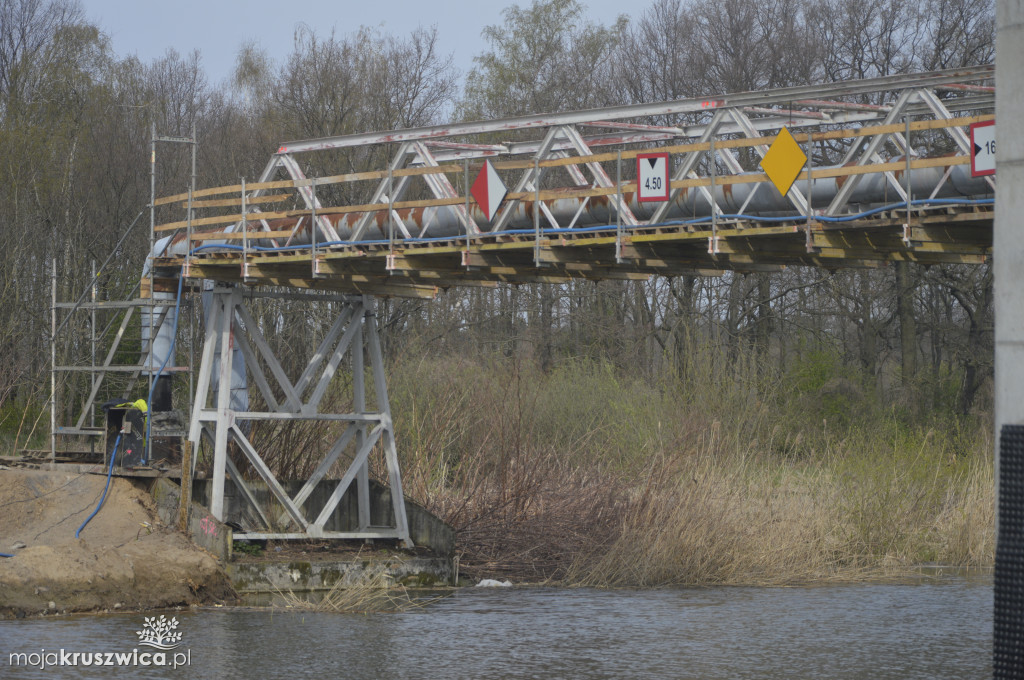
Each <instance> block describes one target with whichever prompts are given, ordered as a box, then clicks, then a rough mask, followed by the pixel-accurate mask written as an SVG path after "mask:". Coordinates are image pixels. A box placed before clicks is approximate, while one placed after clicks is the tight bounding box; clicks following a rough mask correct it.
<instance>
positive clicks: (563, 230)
mask: <svg viewBox="0 0 1024 680" xmlns="http://www.w3.org/2000/svg"><path fill="white" fill-rule="evenodd" d="M994 203H995V199H992V198H982V199H966V198H964V199H961V198H924V199H917V200H914V201H910V205H912V206H926V205H993V204H994ZM906 207H907V201H901V202H899V203H890V204H888V205H883V206H881V207H878V208H872V209H871V210H865V211H864V212H859V213H855V214H852V215H841V216H838V217H829V216H826V215H818V216H815V217H814V219H815V220H816V221H818V222H825V223H839V222H852V221H854V220H859V219H861V218H864V217H870V216H871V215H876V214H878V213H881V212H885V211H888V210H898V209H900V208H906ZM717 218H718V219H739V220H751V221H754V222H792V221H794V220H800V219H804V218H806V215H788V216H774V215H773V216H761V215H746V214H742V213H737V214H728V215H718V216H717ZM711 221H712V220H711V217H710V216H707V217H697V218H694V219H690V220H671V221H668V222H659V223H658V224H641V225H636V226H631V225H630V226H624V227H623V230H624V231H635V230H637V229H647V228H650V227H671V226H678V225H693V224H711ZM615 228H616V227H615V225H614V224H606V225H598V226H595V227H575V228H568V227H557V228H550V227H549V228H546V229H541V230H540V233H541V235H542V236H543V235H546V234H573V233H575V234H580V233H587V232H594V231H607V230H609V229H615ZM534 233H536V232H535V231H534V230H533V229H506V230H504V231H500V232H487V233H482V234H480V235H479V236H477V237H476V238H480V239H484V238H488V237H495V236H510V235H528V234H534ZM257 238H258V237H257ZM460 238H464V236H427V237H420V238H406V239H402V242H403V243H432V242H435V241H451V240H457V239H460ZM387 243H390V241H387V240H382V239H371V240H365V241H327V242H324V243H318V244H317V246H318V247H321V248H330V247H332V246H368V245H384V244H387ZM309 247H310V246H309V245H308V244H305V245H300V246H283V247H277V248H270V247H266V246H249V248H248V249H249V250H251V251H256V252H261V253H280V252H293V251H296V250H302V249H306V248H309ZM204 250H217V251H220V252H224V251H232V250H236V251H243V250H245V248H244V247H242V246H238V245H233V244H227V243H223V244H219V245H205V246H199V247H198V248H193V249H192V250H191V251H189V255H194V254H196V253H199V252H202V251H204ZM178 283H179V286H178V297H179V299H180V298H181V285H180V284H181V281H180V280H179V281H178ZM175 323H177V315H175ZM162 368H163V367H161V369H162ZM150 396H152V395H150Z"/></svg>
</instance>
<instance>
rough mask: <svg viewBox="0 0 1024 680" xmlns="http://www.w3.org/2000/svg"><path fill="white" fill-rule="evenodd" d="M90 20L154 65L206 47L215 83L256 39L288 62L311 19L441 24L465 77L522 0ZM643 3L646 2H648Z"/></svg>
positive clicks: (601, 0) (201, 9) (221, 6)
mask: <svg viewBox="0 0 1024 680" xmlns="http://www.w3.org/2000/svg"><path fill="white" fill-rule="evenodd" d="M81 1H82V6H83V7H84V9H85V13H86V17H87V18H88V19H89V20H90V21H92V22H93V23H95V24H97V25H98V26H99V27H100V29H101V30H102V31H103V32H104V33H106V34H107V35H108V36H109V37H110V39H111V43H112V46H113V49H114V52H115V53H116V54H117V55H118V56H120V57H127V56H128V55H131V54H134V55H136V56H137V57H138V58H139V59H140V60H141V61H143V62H145V63H148V62H150V61H151V60H153V59H154V58H156V57H160V56H162V55H163V54H164V53H165V52H166V51H167V49H168V48H172V47H173V48H174V49H175V50H177V51H178V52H179V53H180V54H182V55H187V54H190V53H191V52H192V51H193V50H199V52H200V54H201V57H202V64H203V66H204V68H205V69H206V74H207V77H208V79H209V82H210V84H212V85H216V84H218V83H220V82H223V81H224V80H225V79H226V78H228V76H229V75H230V73H231V71H232V69H233V67H234V63H235V56H236V54H237V53H238V49H239V47H240V46H241V45H242V44H243V43H244V42H246V41H248V40H256V41H257V42H258V44H260V45H261V46H262V47H263V48H264V49H266V50H267V52H268V54H269V55H270V57H271V58H272V59H273V60H274V61H275V62H276V63H277V64H278V65H280V64H282V63H283V62H284V60H285V58H286V57H287V55H288V54H290V53H291V51H292V45H293V36H294V34H295V29H296V27H298V26H299V25H300V24H303V23H304V24H307V25H308V26H311V27H313V28H314V29H316V31H317V33H318V34H329V33H330V31H331V29H332V28H334V29H335V30H336V32H337V33H338V35H346V34H349V33H353V32H355V31H356V30H357V29H358V28H359V27H360V26H368V27H373V28H379V29H380V30H381V31H382V32H384V33H390V34H391V35H394V36H396V37H402V36H407V35H409V33H411V32H412V31H413V30H415V29H416V28H417V27H420V26H423V27H430V26H433V25H436V26H437V29H438V38H439V42H440V47H441V52H442V54H452V56H453V59H454V63H455V66H456V67H457V68H458V69H459V70H460V71H461V72H462V73H463V75H465V73H466V72H468V71H469V69H470V68H472V67H473V57H474V56H475V55H477V54H480V53H481V52H483V51H484V50H486V49H487V48H488V45H487V43H486V42H485V41H484V39H483V36H482V35H481V33H482V29H483V27H484V26H488V25H496V24H500V23H501V21H502V15H501V10H502V9H504V8H505V7H507V6H509V5H513V4H516V5H519V6H522V7H528V6H529V5H530V4H531V3H530V2H524V1H523V0H519V1H518V2H516V1H514V0H498V1H497V2H490V1H489V0H443V1H442V2H437V1H436V0H385V1H377V2H373V1H362V2H352V1H351V0H334V1H333V2H332V1H330V0H297V1H293V2H287V1H285V2H282V0H247V1H245V2H240V1H238V0H205V1H202V0H172V1H171V2H154V1H153V0H127V1H126V0H81ZM582 4H584V5H585V6H586V7H587V16H588V17H590V18H591V20H592V21H594V22H596V23H601V24H605V25H608V24H611V23H613V22H614V20H615V18H616V17H617V16H618V15H619V14H622V13H623V10H622V8H623V4H622V2H621V0H618V2H613V1H612V0H583V1H582ZM647 4H648V3H646V2H645V3H643V4H642V5H640V7H646V6H647Z"/></svg>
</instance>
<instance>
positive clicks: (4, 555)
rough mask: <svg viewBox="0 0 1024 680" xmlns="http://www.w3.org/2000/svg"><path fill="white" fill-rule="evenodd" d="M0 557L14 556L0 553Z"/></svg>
mask: <svg viewBox="0 0 1024 680" xmlns="http://www.w3.org/2000/svg"><path fill="white" fill-rule="evenodd" d="M0 557H14V555H8V554H7V553H0Z"/></svg>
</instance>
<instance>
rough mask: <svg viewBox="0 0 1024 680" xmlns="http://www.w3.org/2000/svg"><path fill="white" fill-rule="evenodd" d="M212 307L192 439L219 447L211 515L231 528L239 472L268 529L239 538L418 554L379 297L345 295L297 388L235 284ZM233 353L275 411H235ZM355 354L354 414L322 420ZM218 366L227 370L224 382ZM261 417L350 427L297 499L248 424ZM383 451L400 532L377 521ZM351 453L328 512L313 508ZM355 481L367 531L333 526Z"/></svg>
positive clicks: (361, 526)
mask: <svg viewBox="0 0 1024 680" xmlns="http://www.w3.org/2000/svg"><path fill="white" fill-rule="evenodd" d="M257 295H258V294H257ZM300 299H301V298H300ZM212 305H213V308H212V310H211V311H210V314H209V322H208V323H207V326H206V336H205V339H204V343H203V353H202V359H201V363H200V368H199V378H198V381H197V386H196V396H195V402H194V404H193V410H192V421H191V427H190V430H189V439H190V440H191V442H192V444H193V446H196V445H198V444H199V440H200V438H201V437H203V436H205V437H206V438H207V439H208V440H209V441H212V442H213V448H214V458H213V493H212V498H211V503H210V512H211V513H212V514H213V515H214V517H216V518H217V519H219V520H222V521H223V520H224V519H225V493H224V487H225V481H226V479H227V475H228V474H230V475H231V478H232V481H233V482H234V484H235V486H236V488H238V489H239V491H240V493H241V494H242V496H243V497H244V498H245V499H246V500H247V502H248V503H249V504H250V505H251V506H252V507H253V509H254V510H255V511H256V513H257V515H258V516H259V517H260V519H261V521H262V522H263V524H264V525H265V526H264V527H263V530H261V531H245V532H244V533H236V534H235V536H236V537H238V538H265V539H289V538H338V539H360V538H363V539H367V538H393V539H398V540H399V541H401V542H402V543H403V544H404V545H406V546H407V547H411V546H412V542H411V540H410V538H409V525H408V519H407V517H406V511H405V499H404V496H403V494H402V478H401V474H400V472H399V465H398V451H397V448H396V445H395V431H394V426H393V424H392V420H391V407H390V404H389V401H388V392H387V384H386V382H385V376H384V360H383V355H382V353H381V346H380V337H379V335H378V328H377V321H376V312H375V301H374V298H372V297H370V296H353V297H350V298H344V302H343V303H342V306H341V309H340V311H339V313H338V316H337V318H336V319H335V321H334V324H333V325H332V327H331V329H330V330H329V331H328V333H327V335H326V336H325V337H324V339H323V341H322V342H321V343H320V345H319V347H318V348H317V350H316V352H315V353H314V354H313V356H312V357H311V358H310V359H309V361H308V362H307V364H306V366H305V369H304V370H303V372H302V374H301V376H300V377H299V378H298V380H295V381H294V382H293V381H292V380H291V379H290V378H289V377H288V375H287V374H286V372H285V370H284V368H283V367H282V365H281V362H280V361H279V360H278V358H277V356H276V355H275V353H274V351H273V349H272V348H271V346H270V344H269V343H268V342H267V340H266V337H265V336H264V334H263V332H262V331H261V329H260V325H259V324H258V323H257V322H256V320H255V319H254V318H253V316H252V314H251V313H250V312H249V310H248V308H247V306H246V300H245V298H243V296H242V292H241V290H240V289H238V288H235V287H232V286H218V287H216V288H215V289H214V290H213V302H212ZM234 346H237V347H238V348H239V349H240V350H241V352H242V354H243V356H244V357H245V363H246V366H247V371H248V374H249V375H250V376H251V378H252V379H253V381H254V382H255V383H256V385H257V387H258V388H259V390H260V393H261V394H262V396H263V399H264V401H265V402H266V404H267V408H268V410H267V411H263V412H258V411H249V410H246V411H236V410H232V408H231V399H230V390H229V389H228V386H229V385H230V383H231V373H232V348H233V347H234ZM364 350H365V353H366V355H368V357H369V360H370V366H369V368H370V374H371V375H372V380H373V386H374V392H375V396H376V408H374V409H372V410H371V409H369V408H368V406H367V398H366V397H367V392H366V382H365V381H366V375H365V374H366V371H365V363H364ZM346 356H347V357H349V359H350V362H351V370H352V404H353V412H352V413H345V414H336V413H322V412H321V411H320V405H321V403H322V401H323V399H324V396H325V394H327V390H328V387H329V385H330V384H331V383H332V380H333V378H334V377H335V375H336V374H337V373H338V370H339V368H340V367H341V364H342V361H343V360H344V359H345V358H346ZM218 359H219V361H218ZM260 360H262V362H263V363H264V364H265V365H266V366H267V367H268V368H269V372H270V376H268V375H267V374H266V372H264V370H263V368H262V366H261V365H260ZM215 364H217V365H218V366H219V368H218V369H217V370H218V376H217V380H216V385H215V383H214V366H215ZM271 381H273V383H274V385H276V388H277V390H275V389H274V386H272V382H271ZM214 392H215V393H216V394H214ZM210 399H214V400H215V401H214V404H213V405H212V406H210V405H208V401H209V400H210ZM253 420H264V421H274V420H277V421H296V420H305V421H331V422H340V423H344V424H346V426H345V428H344V430H343V431H342V433H341V435H340V436H339V437H338V438H337V439H336V440H335V441H334V442H333V444H332V445H331V447H330V448H329V449H328V451H327V453H326V455H325V456H324V457H323V459H322V460H320V461H319V464H318V465H317V467H316V469H315V471H314V472H313V474H312V475H311V476H310V477H309V479H307V480H305V483H304V484H303V486H302V488H301V489H300V490H299V491H298V492H297V493H296V494H295V495H294V496H290V495H289V494H288V493H287V492H286V491H285V489H284V486H283V485H282V483H281V481H280V480H278V479H277V477H276V476H275V475H274V473H273V472H272V471H271V469H270V467H269V466H268V465H267V464H266V463H265V462H264V459H263V457H262V456H261V455H260V453H259V452H258V451H257V450H256V448H255V447H254V446H253V444H252V442H251V441H250V440H249V438H248V436H247V430H248V428H247V427H245V426H243V425H242V423H244V422H245V421H253ZM229 442H234V443H235V445H236V446H237V447H238V449H239V450H240V451H241V453H242V454H244V456H245V460H246V461H247V462H248V463H249V464H250V465H251V466H252V467H253V469H254V470H255V471H256V473H257V474H258V475H259V477H260V478H261V479H262V480H263V481H264V483H266V485H267V487H268V488H269V490H270V492H271V494H272V495H273V498H274V500H276V501H277V503H279V504H280V506H281V509H282V511H281V512H279V513H278V514H276V515H275V514H274V513H272V512H271V511H270V508H269V507H266V506H264V505H262V504H261V503H259V502H258V500H257V498H256V495H255V494H254V493H253V492H252V490H251V489H250V487H249V485H247V484H246V481H245V479H244V478H243V477H242V475H241V474H240V472H239V470H238V468H237V467H236V466H235V464H234V463H233V462H232V460H231V458H230V456H229V455H228V444H229ZM375 450H383V459H384V463H385V466H386V469H387V474H388V482H389V485H390V487H391V503H392V510H393V514H394V522H393V526H372V525H371V521H370V495H369V475H368V461H369V457H370V455H371V453H373V452H374V451H375ZM346 452H349V454H350V456H351V457H350V462H349V465H348V468H347V470H346V471H345V473H344V474H343V475H342V476H341V478H340V479H337V480H336V481H335V480H332V481H331V483H332V484H333V490H332V491H331V493H330V495H329V497H328V498H327V500H326V502H325V503H324V504H323V505H322V506H321V507H310V506H311V503H310V502H309V500H310V497H311V496H312V494H313V491H314V490H315V489H316V487H317V486H318V485H319V484H320V483H321V482H322V481H324V480H325V479H326V478H327V475H328V473H329V472H330V471H331V470H332V468H334V467H335V465H336V464H337V463H338V461H339V460H341V459H342V454H343V453H346ZM353 482H355V488H356V495H357V506H358V529H357V530H356V531H333V530H327V529H325V525H326V524H327V523H328V522H329V521H330V520H331V518H332V517H333V515H334V513H335V511H336V509H337V508H338V504H339V503H340V502H341V500H342V497H343V496H344V495H345V493H346V491H348V489H349V488H350V487H351V486H352V483H353Z"/></svg>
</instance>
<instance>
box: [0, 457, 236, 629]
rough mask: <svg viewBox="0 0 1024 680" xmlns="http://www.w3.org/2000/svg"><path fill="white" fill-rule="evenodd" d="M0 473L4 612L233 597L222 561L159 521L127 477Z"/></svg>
mask: <svg viewBox="0 0 1024 680" xmlns="http://www.w3.org/2000/svg"><path fill="white" fill-rule="evenodd" d="M105 483H106V478H105V477H103V476H99V475H91V474H68V473H62V472H46V471H40V470H3V471H0V512H2V513H3V522H2V523H0V552H4V553H8V554H12V555H13V557H9V558H0V618H23V617H26V616H38V615H49V614H70V613H73V612H84V611H114V610H148V609H156V608H163V607H174V606H183V605H193V604H214V603H221V602H234V601H235V595H234V591H233V590H232V588H231V583H230V581H229V579H228V577H227V575H226V574H225V572H224V570H223V569H222V568H221V566H220V565H219V564H218V562H217V559H216V558H215V557H214V556H212V555H211V554H209V553H207V552H206V551H204V550H201V549H200V548H197V547H196V546H195V545H193V544H192V543H191V542H189V541H188V540H187V539H186V538H185V537H184V536H183V535H181V534H180V533H178V532H177V531H175V530H174V529H173V528H170V527H166V526H164V525H162V524H161V523H160V521H159V520H158V519H157V515H156V511H155V510H156V508H155V506H154V504H153V499H152V497H151V496H150V495H149V494H148V493H147V492H145V491H143V490H140V489H138V488H136V487H135V486H134V485H133V484H132V482H131V481H129V480H127V479H119V478H113V479H111V482H110V489H109V491H108V492H107V497H106V500H105V501H104V504H103V507H102V510H101V511H100V512H99V513H98V514H96V516H95V517H94V518H93V519H92V520H91V521H90V522H89V524H88V525H86V526H85V528H84V529H82V531H81V533H80V537H79V538H75V531H76V530H77V529H78V528H79V526H80V525H81V524H82V522H83V521H85V519H86V518H87V517H88V516H89V515H90V513H92V511H93V509H94V508H95V507H96V504H97V502H98V501H99V499H100V497H101V495H102V494H103V488H104V485H105Z"/></svg>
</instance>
